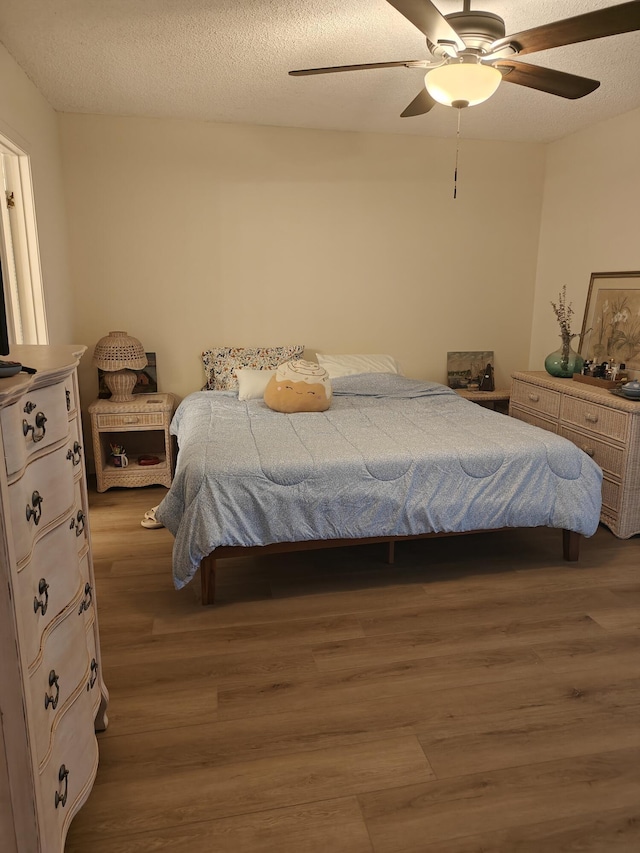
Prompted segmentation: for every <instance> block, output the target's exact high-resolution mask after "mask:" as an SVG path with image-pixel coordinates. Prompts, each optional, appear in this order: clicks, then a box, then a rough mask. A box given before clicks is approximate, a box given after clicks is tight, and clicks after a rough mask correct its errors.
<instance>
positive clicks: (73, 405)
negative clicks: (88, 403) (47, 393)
mask: <svg viewBox="0 0 640 853" xmlns="http://www.w3.org/2000/svg"><path fill="white" fill-rule="evenodd" d="M64 394H65V407H66V410H67V414H68V415H69V417H72V416H73V415H77V414H79V411H80V406H79V405H78V383H77V378H76V374H75V373H73V374H71V376H68V377H67V379H66V380H65V382H64Z"/></svg>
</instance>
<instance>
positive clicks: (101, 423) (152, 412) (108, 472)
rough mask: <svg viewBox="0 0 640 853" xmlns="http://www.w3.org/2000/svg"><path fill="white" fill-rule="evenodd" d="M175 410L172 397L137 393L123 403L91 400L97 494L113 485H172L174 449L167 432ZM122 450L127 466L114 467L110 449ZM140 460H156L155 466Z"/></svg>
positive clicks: (90, 409) (170, 395)
mask: <svg viewBox="0 0 640 853" xmlns="http://www.w3.org/2000/svg"><path fill="white" fill-rule="evenodd" d="M174 410H175V399H174V396H173V394H137V395H136V396H134V398H133V399H132V400H127V401H126V402H124V403H112V402H111V400H108V399H107V400H94V402H93V403H91V405H90V406H89V415H90V417H91V434H92V436H93V453H94V459H95V466H96V479H97V487H98V491H99V492H105V491H106V490H107V489H110V488H112V487H113V486H126V487H128V488H132V487H137V486H153V485H160V486H166V487H167V488H168V487H169V486H170V485H171V480H172V478H173V469H174V464H175V452H174V450H175V448H174V441H173V438H172V436H171V435H170V433H169V426H170V424H171V418H172V416H173V412H174ZM112 445H120V446H122V447H124V449H125V451H126V454H127V459H128V465H127V466H126V467H116V466H115V465H114V462H113V457H112V455H111V446H112ZM140 457H143V458H144V457H157V459H158V460H159V461H158V462H157V464H155V465H145V464H141V463H140V461H139V460H140Z"/></svg>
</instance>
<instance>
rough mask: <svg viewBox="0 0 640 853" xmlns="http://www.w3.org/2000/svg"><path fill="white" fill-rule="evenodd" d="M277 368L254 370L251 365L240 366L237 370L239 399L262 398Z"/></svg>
mask: <svg viewBox="0 0 640 853" xmlns="http://www.w3.org/2000/svg"><path fill="white" fill-rule="evenodd" d="M274 375H275V370H268V369H266V368H265V370H254V369H253V368H251V367H239V368H238V369H237V370H236V379H237V380H238V400H262V398H263V397H264V389H265V388H266V387H267V384H268V382H269V380H270V379H271V377H272V376H274Z"/></svg>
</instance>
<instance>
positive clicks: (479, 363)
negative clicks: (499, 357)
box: [447, 350, 494, 388]
mask: <svg viewBox="0 0 640 853" xmlns="http://www.w3.org/2000/svg"><path fill="white" fill-rule="evenodd" d="M488 364H490V365H491V367H493V366H494V365H493V351H492V350H476V351H473V352H448V353H447V385H448V386H449V388H469V387H471V388H474V387H475V388H478V387H479V386H480V383H481V382H482V377H483V376H484V371H485V368H486V366H487V365H488Z"/></svg>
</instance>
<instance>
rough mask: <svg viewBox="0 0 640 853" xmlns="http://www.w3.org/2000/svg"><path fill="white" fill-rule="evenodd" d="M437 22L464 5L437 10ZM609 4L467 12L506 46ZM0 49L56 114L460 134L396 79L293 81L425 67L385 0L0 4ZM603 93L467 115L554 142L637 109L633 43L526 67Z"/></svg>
mask: <svg viewBox="0 0 640 853" xmlns="http://www.w3.org/2000/svg"><path fill="white" fill-rule="evenodd" d="M435 2H436V5H437V6H438V8H439V9H440V11H441V12H442V13H443V14H448V13H451V12H457V11H461V10H462V0H435ZM611 5H615V3H613V2H611V0H531V2H515V0H511V2H509V0H474V2H472V4H471V8H472V9H482V10H484V11H487V12H494V13H496V14H498V15H500V16H501V17H502V18H504V20H505V22H506V28H507V33H515V32H518V31H519V30H524V29H529V28H531V27H535V26H538V25H540V24H544V23H548V22H550V21H555V20H558V19H561V18H567V17H571V16H573V15H577V14H581V13H584V12H589V11H592V10H594V9H599V8H602V7H605V6H611ZM0 41H1V42H2V43H3V44H4V46H5V47H6V48H7V50H8V51H9V52H10V53H11V55H12V56H13V57H14V58H15V60H16V61H17V62H18V63H19V65H20V66H21V67H22V68H23V69H24V71H25V72H26V73H27V74H28V76H29V77H30V78H31V80H33V82H34V83H35V84H36V86H37V87H38V88H39V89H40V91H41V92H42V93H43V95H44V96H45V97H46V99H47V100H48V101H49V103H50V104H51V105H52V106H53V107H54V108H55V109H56V110H59V111H63V112H76V113H96V114H106V115H137V116H154V117H177V118H186V119H199V120H204V121H216V122H242V123H249V124H262V125H278V126H288V127H305V128H326V129H334V130H350V131H371V132H381V133H406V134H415V135H423V136H451V135H454V134H455V126H456V118H457V114H456V111H455V110H452V109H450V108H447V107H443V106H440V105H437V106H436V107H435V108H434V109H433V110H432V111H431V112H430V113H429V114H427V115H423V116H419V117H415V118H405V119H401V118H400V113H401V112H402V110H403V109H404V108H405V107H406V106H407V105H408V104H409V102H410V101H412V100H413V98H414V97H415V96H416V94H417V93H418V91H419V89H420V87H421V86H422V85H423V79H424V72H421V71H420V70H419V69H415V68H414V69H407V68H404V67H400V68H390V69H380V70H375V71H371V70H370V71H355V72H350V73H345V74H325V75H317V76H311V77H297V78H295V77H289V76H288V74H287V72H288V71H289V70H291V69H299V68H311V67H318V66H329V65H347V64H354V63H366V62H386V61H392V60H405V59H406V60H411V59H422V58H427V55H428V54H427V48H426V44H425V40H424V36H423V35H422V34H421V33H420V32H419V31H418V30H417V29H416V28H415V27H414V26H413V25H412V24H410V23H409V22H408V21H407V20H406V18H404V17H403V16H402V15H401V14H400V13H399V12H398V11H397V10H396V9H394V8H393V7H392V6H390V5H389V4H388V3H387V2H386V0H2V2H1V3H0ZM525 59H526V61H527V62H531V63H536V64H539V65H544V66H547V67H550V68H556V69H559V70H561V71H568V72H571V73H575V74H580V75H583V76H586V77H592V78H595V79H597V80H600V81H601V86H600V88H599V89H597V90H596V91H595V92H593V93H592V94H591V95H587V96H586V97H585V98H582V99H580V100H576V101H569V100H565V99H563V98H558V97H555V96H553V95H547V94H544V93H541V92H537V91H534V90H532V89H525V88H523V87H521V86H514V85H508V84H506V83H503V84H502V85H501V86H500V88H499V90H498V92H497V93H496V95H494V97H493V98H491V100H489V101H487V102H486V103H484V104H481V105H479V106H476V107H472V108H470V109H469V110H466V111H465V112H464V114H463V133H464V135H465V136H467V137H474V138H477V139H507V140H537V141H550V140H553V139H558V138H560V137H563V136H566V135H568V134H569V133H572V132H574V131H576V130H579V129H580V128H583V127H586V126H588V125H590V124H594V123H596V122H598V121H601V120H603V119H606V118H609V117H611V116H614V115H618V114H620V113H623V112H627V111H628V110H631V109H634V108H636V107H640V33H629V34H624V35H620V36H613V37H610V38H606V39H600V40H597V41H591V42H586V43H584V44H581V45H572V46H569V47H563V48H556V49H554V50H549V51H546V52H543V53H535V54H529V55H527V56H526V58H525Z"/></svg>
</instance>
